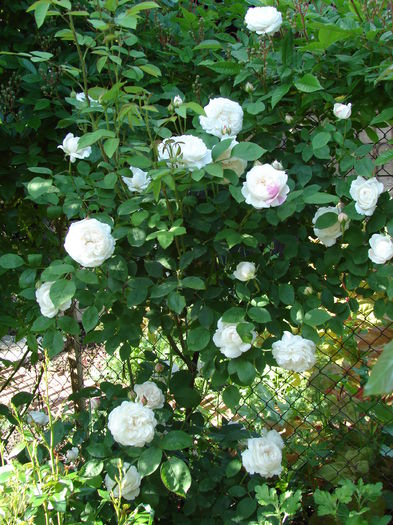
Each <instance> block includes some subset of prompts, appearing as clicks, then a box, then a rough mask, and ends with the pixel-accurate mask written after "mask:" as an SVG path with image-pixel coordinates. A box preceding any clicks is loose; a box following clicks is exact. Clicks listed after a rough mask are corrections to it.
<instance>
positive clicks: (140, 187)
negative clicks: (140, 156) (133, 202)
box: [122, 166, 151, 193]
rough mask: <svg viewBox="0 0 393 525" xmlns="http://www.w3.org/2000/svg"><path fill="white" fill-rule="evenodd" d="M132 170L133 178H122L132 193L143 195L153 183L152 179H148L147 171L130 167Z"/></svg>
mask: <svg viewBox="0 0 393 525" xmlns="http://www.w3.org/2000/svg"><path fill="white" fill-rule="evenodd" d="M130 170H131V171H132V177H122V179H123V181H124V183H125V184H126V185H127V188H128V189H129V190H130V191H131V192H136V193H142V192H143V191H145V189H146V188H147V187H148V186H149V184H150V183H151V178H150V177H148V175H147V172H146V171H142V170H141V169H139V168H134V167H133V166H130Z"/></svg>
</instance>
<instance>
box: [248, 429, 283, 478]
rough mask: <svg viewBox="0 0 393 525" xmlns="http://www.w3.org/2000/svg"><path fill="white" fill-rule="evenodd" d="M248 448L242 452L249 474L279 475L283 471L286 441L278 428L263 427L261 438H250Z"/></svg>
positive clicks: (266, 476)
mask: <svg viewBox="0 0 393 525" xmlns="http://www.w3.org/2000/svg"><path fill="white" fill-rule="evenodd" d="M247 446H248V448H247V449H246V450H245V451H244V452H242V462H243V466H244V468H245V469H246V471H247V472H248V473H249V474H259V475H260V476H263V477H265V478H271V477H272V476H279V475H280V474H281V471H282V465H281V462H282V452H281V451H282V449H283V448H284V442H283V440H282V438H281V436H280V434H279V433H278V432H277V431H276V430H270V431H269V432H267V431H266V429H263V431H262V436H261V437H260V438H253V439H249V440H248V442H247Z"/></svg>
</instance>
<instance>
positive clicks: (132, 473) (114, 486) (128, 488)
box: [105, 462, 141, 501]
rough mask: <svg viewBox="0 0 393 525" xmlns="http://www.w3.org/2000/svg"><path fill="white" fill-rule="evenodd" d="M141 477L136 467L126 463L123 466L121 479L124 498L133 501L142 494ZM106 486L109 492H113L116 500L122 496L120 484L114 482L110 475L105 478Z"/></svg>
mask: <svg viewBox="0 0 393 525" xmlns="http://www.w3.org/2000/svg"><path fill="white" fill-rule="evenodd" d="M140 485H141V475H140V474H139V472H138V471H137V469H136V467H134V466H133V465H130V464H129V463H127V462H125V463H123V466H122V479H121V496H122V498H124V499H126V500H128V501H131V500H133V499H135V498H136V497H137V496H138V495H139V492H140V488H139V487H140ZM105 486H106V489H107V490H108V491H113V495H114V496H115V498H118V497H119V495H120V491H119V485H118V482H117V481H115V480H113V479H112V478H111V477H110V476H109V474H107V475H106V476H105Z"/></svg>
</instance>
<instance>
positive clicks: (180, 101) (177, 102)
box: [172, 95, 184, 108]
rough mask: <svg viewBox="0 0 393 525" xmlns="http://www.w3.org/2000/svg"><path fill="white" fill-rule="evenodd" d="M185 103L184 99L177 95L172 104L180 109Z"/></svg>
mask: <svg viewBox="0 0 393 525" xmlns="http://www.w3.org/2000/svg"><path fill="white" fill-rule="evenodd" d="M183 102H184V101H183V99H182V98H181V96H180V95H176V96H175V98H174V99H173V101H172V103H173V105H174V106H175V108H179V107H180V106H181V105H182V104H183Z"/></svg>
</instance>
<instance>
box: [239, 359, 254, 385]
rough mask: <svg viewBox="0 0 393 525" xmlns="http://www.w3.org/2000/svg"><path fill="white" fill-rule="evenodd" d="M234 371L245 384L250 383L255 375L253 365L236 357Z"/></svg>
mask: <svg viewBox="0 0 393 525" xmlns="http://www.w3.org/2000/svg"><path fill="white" fill-rule="evenodd" d="M236 373H237V375H238V376H239V379H240V381H241V382H242V383H244V384H246V385H251V383H252V382H253V381H254V379H255V376H256V370H255V367H254V365H253V364H252V363H250V361H245V360H242V359H236Z"/></svg>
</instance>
